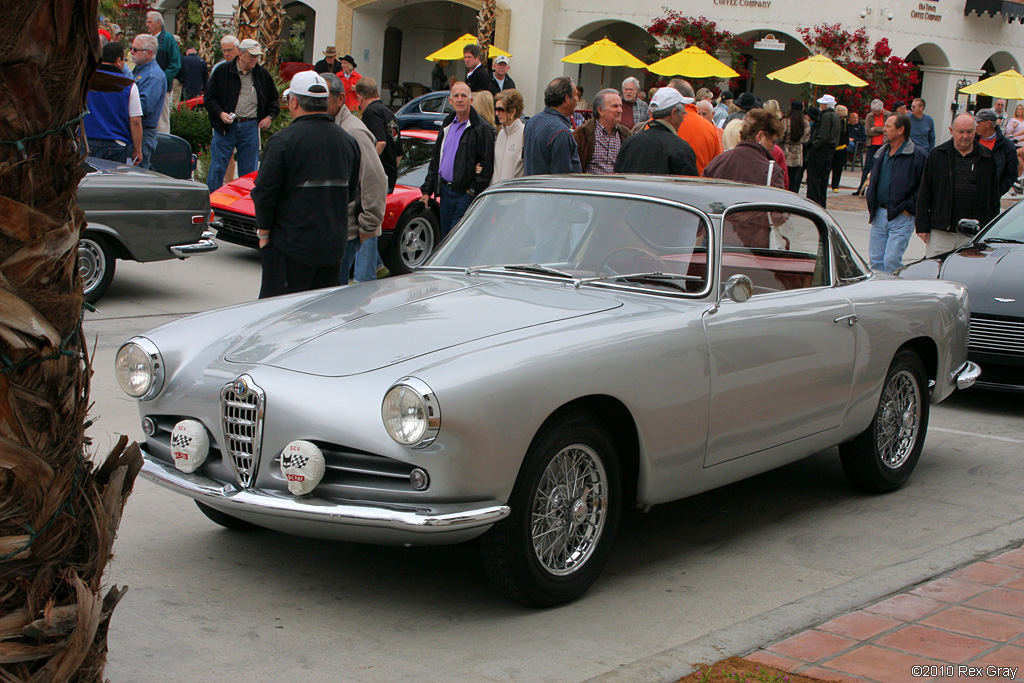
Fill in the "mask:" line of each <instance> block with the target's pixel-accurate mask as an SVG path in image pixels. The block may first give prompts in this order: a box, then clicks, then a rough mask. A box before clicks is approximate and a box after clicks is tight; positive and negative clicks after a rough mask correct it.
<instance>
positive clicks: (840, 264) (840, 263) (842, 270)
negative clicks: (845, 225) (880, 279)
mask: <svg viewBox="0 0 1024 683" xmlns="http://www.w3.org/2000/svg"><path fill="white" fill-rule="evenodd" d="M832 249H833V250H834V251H835V260H836V279H837V280H838V282H840V283H843V282H853V281H856V280H860V279H862V278H864V277H866V276H867V274H868V266H867V264H866V263H864V261H863V260H862V259H861V258H860V257H859V256H858V255H857V254H856V253H855V252H853V251H851V250H850V247H849V246H847V245H846V243H845V242H843V241H842V240H835V241H834V242H833V243H832Z"/></svg>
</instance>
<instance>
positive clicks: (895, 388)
mask: <svg viewBox="0 0 1024 683" xmlns="http://www.w3.org/2000/svg"><path fill="white" fill-rule="evenodd" d="M920 427H921V391H920V388H919V387H918V383H917V381H915V379H914V376H913V375H912V374H911V373H910V372H909V371H907V370H901V371H899V372H897V373H896V374H895V375H893V376H892V377H891V378H889V383H888V384H886V386H885V391H884V392H883V393H882V400H881V402H880V403H879V406H878V430H877V446H878V454H879V457H881V459H882V464H883V465H884V466H885V467H887V468H889V469H896V468H898V467H900V466H901V465H903V463H905V462H906V461H907V458H909V457H910V454H911V453H912V452H913V450H914V446H915V445H916V444H917V439H918V435H919V431H920Z"/></svg>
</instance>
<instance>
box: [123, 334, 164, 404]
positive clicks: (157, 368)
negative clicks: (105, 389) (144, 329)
mask: <svg viewBox="0 0 1024 683" xmlns="http://www.w3.org/2000/svg"><path fill="white" fill-rule="evenodd" d="M114 374H115V375H116V376H117V383H118V384H120V385H121V389H123V390H124V392H125V393H126V394H128V395H129V396H133V397H135V398H149V397H150V396H152V395H154V394H156V393H157V392H158V391H159V390H160V385H161V384H162V382H163V362H162V361H161V360H160V352H159V351H158V350H157V348H156V346H155V345H154V344H153V343H152V342H150V341H149V340H148V339H134V340H132V341H130V342H128V343H126V344H125V345H124V346H122V347H121V348H120V349H118V351H117V356H116V357H115V358H114Z"/></svg>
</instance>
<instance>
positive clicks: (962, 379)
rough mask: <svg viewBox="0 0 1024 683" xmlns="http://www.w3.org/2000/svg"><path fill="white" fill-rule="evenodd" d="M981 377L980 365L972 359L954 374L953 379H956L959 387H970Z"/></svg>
mask: <svg viewBox="0 0 1024 683" xmlns="http://www.w3.org/2000/svg"><path fill="white" fill-rule="evenodd" d="M979 377H981V368H980V367H978V365H977V363H972V362H971V361H967V362H966V363H964V364H963V365H961V366H960V368H959V369H958V370H957V371H956V372H954V373H953V375H952V379H955V380H956V388H957V389H968V388H970V387H972V386H974V383H975V382H977V381H978V378H979Z"/></svg>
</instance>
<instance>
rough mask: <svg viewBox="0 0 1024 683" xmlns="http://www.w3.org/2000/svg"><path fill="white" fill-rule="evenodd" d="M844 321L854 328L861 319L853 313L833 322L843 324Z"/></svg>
mask: <svg viewBox="0 0 1024 683" xmlns="http://www.w3.org/2000/svg"><path fill="white" fill-rule="evenodd" d="M844 320H845V321H846V323H847V324H848V325H849V326H850V327H853V326H854V325H856V324H857V322H858V321H859V320H860V317H859V316H858V315H857V314H856V313H851V314H850V315H844V316H842V317H839V318H836V319H835V320H834V321H833V322H837V323H841V322H843V321H844Z"/></svg>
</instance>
